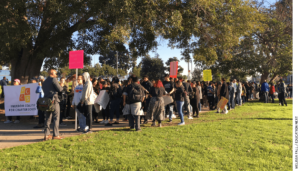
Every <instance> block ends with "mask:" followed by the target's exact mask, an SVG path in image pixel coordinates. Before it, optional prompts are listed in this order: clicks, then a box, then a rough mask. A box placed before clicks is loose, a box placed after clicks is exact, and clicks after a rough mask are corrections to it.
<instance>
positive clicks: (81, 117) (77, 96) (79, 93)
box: [72, 75, 86, 132]
mask: <svg viewBox="0 0 300 171" xmlns="http://www.w3.org/2000/svg"><path fill="white" fill-rule="evenodd" d="M77 82H78V84H77V86H76V87H75V88H74V98H73V101H72V105H75V106H74V107H75V110H76V111H77V116H78V121H79V126H80V128H79V129H77V131H78V132H84V131H86V130H85V129H86V118H85V116H84V115H83V113H80V111H79V110H78V109H77V106H78V105H80V101H81V96H82V90H83V80H82V76H81V75H80V76H78V78H77Z"/></svg>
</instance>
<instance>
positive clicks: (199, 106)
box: [198, 101, 201, 112]
mask: <svg viewBox="0 0 300 171" xmlns="http://www.w3.org/2000/svg"><path fill="white" fill-rule="evenodd" d="M198 108H199V112H201V102H200V101H199V104H198Z"/></svg>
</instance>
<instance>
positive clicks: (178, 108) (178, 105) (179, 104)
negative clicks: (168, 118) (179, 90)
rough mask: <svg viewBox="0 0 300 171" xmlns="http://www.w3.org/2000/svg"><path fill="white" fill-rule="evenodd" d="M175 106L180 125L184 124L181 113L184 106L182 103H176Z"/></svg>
mask: <svg viewBox="0 0 300 171" xmlns="http://www.w3.org/2000/svg"><path fill="white" fill-rule="evenodd" d="M176 104H177V111H178V114H179V117H180V120H181V123H183V122H184V118H183V113H182V106H183V104H184V101H176Z"/></svg>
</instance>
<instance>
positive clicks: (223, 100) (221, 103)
mask: <svg viewBox="0 0 300 171" xmlns="http://www.w3.org/2000/svg"><path fill="white" fill-rule="evenodd" d="M227 103H228V100H227V99H226V98H225V97H223V96H222V97H221V100H220V101H219V103H218V105H217V108H220V109H221V110H223V109H224V108H225V106H226V105H227Z"/></svg>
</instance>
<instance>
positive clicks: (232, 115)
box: [0, 100, 292, 171]
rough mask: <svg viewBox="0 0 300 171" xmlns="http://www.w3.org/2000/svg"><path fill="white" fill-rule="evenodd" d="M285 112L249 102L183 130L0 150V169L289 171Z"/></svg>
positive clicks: (101, 135)
mask: <svg viewBox="0 0 300 171" xmlns="http://www.w3.org/2000/svg"><path fill="white" fill-rule="evenodd" d="M288 103H289V104H288V107H285V106H284V107H282V106H279V105H278V101H276V103H273V104H271V103H269V104H264V103H259V102H249V103H247V104H245V105H243V106H242V107H237V108H236V109H235V110H233V111H230V112H229V113H228V114H227V115H223V114H216V113H214V112H208V113H203V114H202V115H201V117H200V118H199V119H194V120H186V123H187V125H185V126H181V127H180V126H175V123H179V119H175V120H174V122H175V123H174V124H173V125H174V126H172V125H170V126H167V125H168V124H167V123H163V125H164V126H165V127H163V128H157V127H156V128H153V127H150V124H148V125H146V126H145V127H143V128H142V131H141V132H135V131H134V130H129V129H128V128H124V129H118V130H110V131H101V132H96V133H91V134H85V135H80V136H74V137H71V138H66V139H64V140H62V141H57V140H54V141H45V142H40V143H35V144H30V145H26V146H19V147H15V148H10V149H3V150H0V163H1V164H0V170H11V169H12V170H14V169H16V170H266V171H270V170H280V171H282V170H292V100H288Z"/></svg>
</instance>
